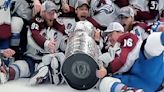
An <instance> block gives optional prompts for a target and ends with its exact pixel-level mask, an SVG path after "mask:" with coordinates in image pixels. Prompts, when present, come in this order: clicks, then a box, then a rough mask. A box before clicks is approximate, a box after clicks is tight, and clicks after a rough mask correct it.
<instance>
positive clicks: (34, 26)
mask: <svg viewBox="0 0 164 92" xmlns="http://www.w3.org/2000/svg"><path fill="white" fill-rule="evenodd" d="M31 29H36V30H39V25H38V24H36V23H32V25H31Z"/></svg>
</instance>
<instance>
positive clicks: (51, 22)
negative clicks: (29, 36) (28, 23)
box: [46, 20, 54, 27]
mask: <svg viewBox="0 0 164 92" xmlns="http://www.w3.org/2000/svg"><path fill="white" fill-rule="evenodd" d="M46 22H47V25H48V26H49V27H52V26H53V22H54V20H47V21H46Z"/></svg>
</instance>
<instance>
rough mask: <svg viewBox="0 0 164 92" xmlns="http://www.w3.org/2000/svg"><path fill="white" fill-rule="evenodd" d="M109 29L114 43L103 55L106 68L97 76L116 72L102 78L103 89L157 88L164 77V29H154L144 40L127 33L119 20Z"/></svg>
mask: <svg viewBox="0 0 164 92" xmlns="http://www.w3.org/2000/svg"><path fill="white" fill-rule="evenodd" d="M105 32H107V34H108V41H110V42H111V46H112V47H110V48H109V52H107V53H105V54H103V55H101V56H100V57H99V60H100V61H103V62H104V63H105V66H106V68H104V67H102V68H101V69H100V70H98V71H97V76H98V77H99V78H103V77H105V76H107V75H112V76H107V77H105V78H103V79H102V81H101V83H100V92H128V91H132V92H143V91H145V92H156V91H157V90H158V88H159V87H160V86H161V84H162V82H163V79H164V67H163V66H164V61H163V51H164V44H163V43H164V42H163V41H164V33H162V32H156V33H153V34H151V35H149V36H148V38H147V39H146V40H145V41H142V40H141V39H139V38H138V37H137V36H136V35H134V34H132V33H129V32H128V33H125V32H124V30H123V27H122V26H121V25H120V24H119V23H117V22H114V23H111V24H110V25H109V26H108V29H107V30H106V31H105ZM150 71H151V72H150Z"/></svg>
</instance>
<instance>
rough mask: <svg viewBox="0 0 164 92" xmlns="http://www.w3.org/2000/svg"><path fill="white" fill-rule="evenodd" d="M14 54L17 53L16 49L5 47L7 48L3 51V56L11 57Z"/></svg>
mask: <svg viewBox="0 0 164 92" xmlns="http://www.w3.org/2000/svg"><path fill="white" fill-rule="evenodd" d="M14 54H15V51H14V50H12V49H10V48H8V49H5V50H4V51H3V56H5V57H6V58H10V57H12V56H13V55H14Z"/></svg>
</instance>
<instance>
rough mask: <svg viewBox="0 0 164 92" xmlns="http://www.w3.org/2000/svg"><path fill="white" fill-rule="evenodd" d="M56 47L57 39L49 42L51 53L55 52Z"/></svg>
mask: <svg viewBox="0 0 164 92" xmlns="http://www.w3.org/2000/svg"><path fill="white" fill-rule="evenodd" d="M55 48H56V41H54V40H53V41H50V42H49V44H48V49H49V51H50V52H51V53H54V52H55Z"/></svg>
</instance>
